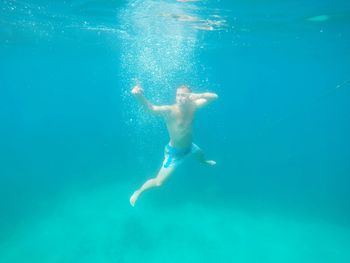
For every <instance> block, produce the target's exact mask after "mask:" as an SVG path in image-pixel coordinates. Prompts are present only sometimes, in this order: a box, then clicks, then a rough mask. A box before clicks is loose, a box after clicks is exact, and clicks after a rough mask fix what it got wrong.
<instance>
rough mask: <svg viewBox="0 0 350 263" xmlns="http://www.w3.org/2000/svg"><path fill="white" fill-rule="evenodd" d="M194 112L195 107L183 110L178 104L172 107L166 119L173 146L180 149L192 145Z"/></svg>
mask: <svg viewBox="0 0 350 263" xmlns="http://www.w3.org/2000/svg"><path fill="white" fill-rule="evenodd" d="M194 113H195V107H191V108H189V109H186V111H184V110H181V109H180V108H179V107H178V106H177V105H176V104H175V105H173V106H172V107H171V111H170V113H169V114H168V115H167V116H166V118H165V121H166V125H167V128H168V132H169V136H170V143H171V145H172V146H173V147H175V148H179V149H186V148H189V147H191V145H192V128H193V119H194Z"/></svg>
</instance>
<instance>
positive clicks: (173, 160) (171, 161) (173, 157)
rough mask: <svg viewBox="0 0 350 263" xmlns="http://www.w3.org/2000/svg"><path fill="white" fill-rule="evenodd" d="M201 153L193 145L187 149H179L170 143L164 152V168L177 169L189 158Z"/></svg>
mask: <svg viewBox="0 0 350 263" xmlns="http://www.w3.org/2000/svg"><path fill="white" fill-rule="evenodd" d="M198 151H200V148H199V147H198V146H197V145H196V144H194V143H192V145H191V146H190V147H188V148H186V149H178V148H175V147H173V146H171V145H170V143H168V144H167V145H166V146H165V150H164V162H163V166H162V167H163V168H169V167H176V166H177V165H179V164H181V163H182V162H183V161H184V160H185V159H186V158H187V157H188V156H190V155H192V154H194V153H196V152H198Z"/></svg>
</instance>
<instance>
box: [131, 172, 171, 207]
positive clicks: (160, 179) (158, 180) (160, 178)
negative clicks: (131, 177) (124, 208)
mask: <svg viewBox="0 0 350 263" xmlns="http://www.w3.org/2000/svg"><path fill="white" fill-rule="evenodd" d="M173 171H174V167H173V166H171V167H167V168H164V165H162V168H160V170H159V172H158V174H157V176H156V177H154V178H152V179H149V180H147V181H146V182H145V183H144V184H143V185H142V186H141V188H140V189H138V190H136V191H135V192H134V193H133V195H132V196H131V197H130V204H131V205H132V206H134V205H135V202H136V201H137V199H138V198H139V196H140V194H142V193H143V192H144V191H146V190H148V189H150V188H153V187H158V186H161V185H162V184H163V183H164V181H165V180H166V179H167V178H168V177H169V176H170V175H171V174H172V173H173Z"/></svg>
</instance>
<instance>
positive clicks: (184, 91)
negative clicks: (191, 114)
mask: <svg viewBox="0 0 350 263" xmlns="http://www.w3.org/2000/svg"><path fill="white" fill-rule="evenodd" d="M191 92H192V90H191V88H190V87H189V86H187V85H181V86H179V87H177V89H176V103H177V104H180V105H186V104H189V102H190V98H189V95H190V94H191Z"/></svg>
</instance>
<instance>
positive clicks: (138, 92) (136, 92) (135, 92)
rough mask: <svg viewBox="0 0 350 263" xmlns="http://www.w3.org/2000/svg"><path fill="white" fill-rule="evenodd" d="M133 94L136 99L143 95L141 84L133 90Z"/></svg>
mask: <svg viewBox="0 0 350 263" xmlns="http://www.w3.org/2000/svg"><path fill="white" fill-rule="evenodd" d="M131 93H132V94H133V95H134V96H136V97H138V96H141V95H143V89H142V88H141V86H140V84H136V86H135V87H133V88H132V90H131Z"/></svg>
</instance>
